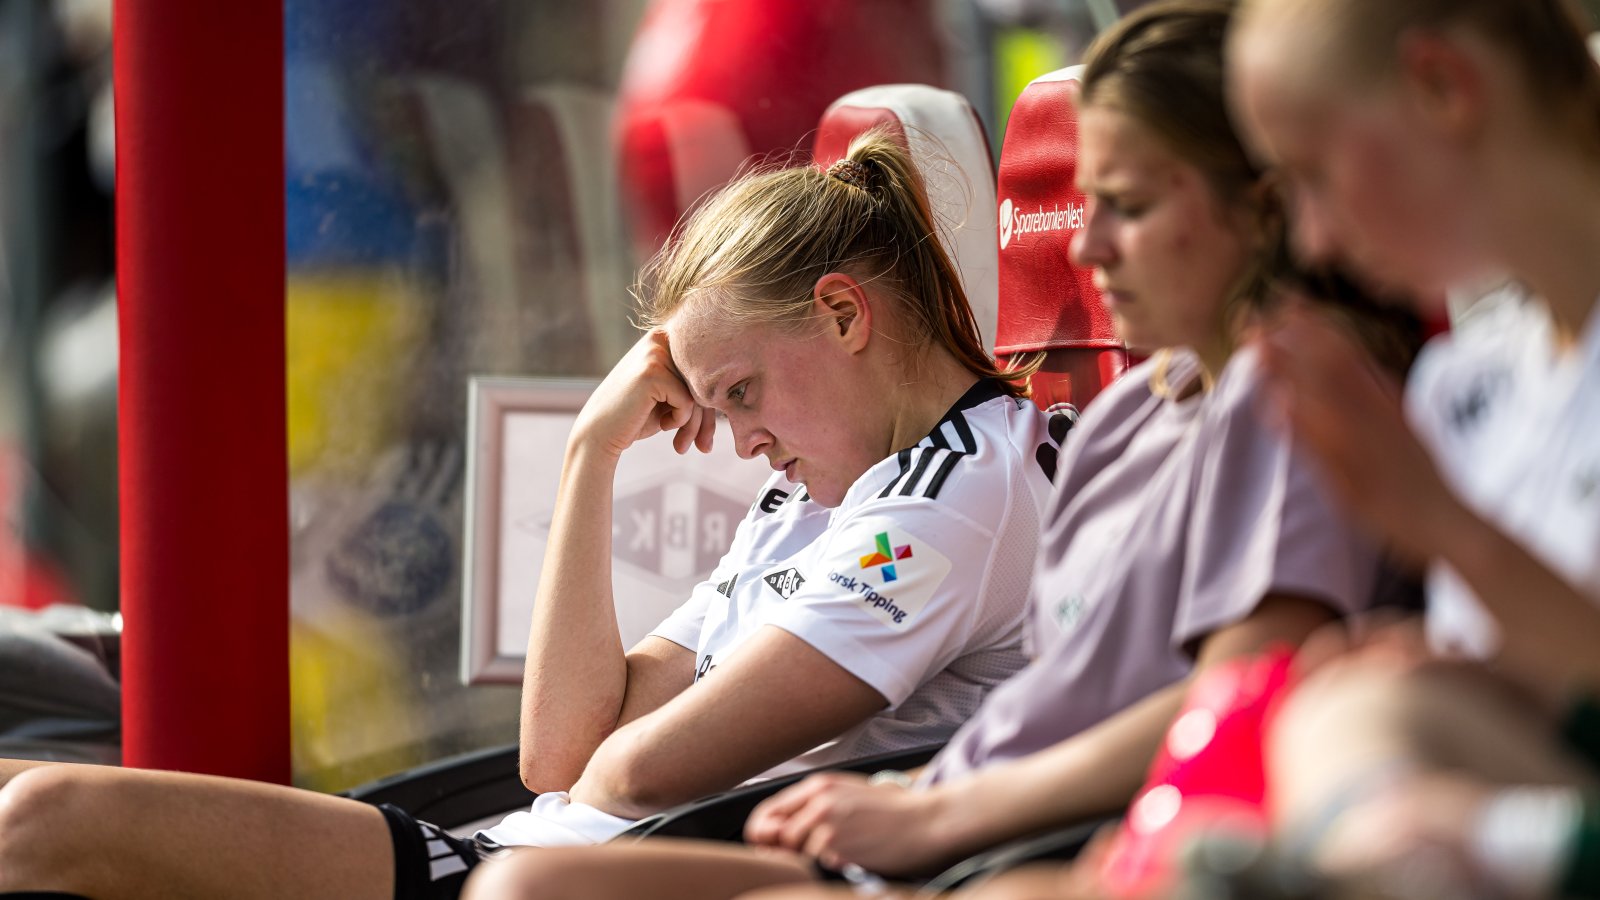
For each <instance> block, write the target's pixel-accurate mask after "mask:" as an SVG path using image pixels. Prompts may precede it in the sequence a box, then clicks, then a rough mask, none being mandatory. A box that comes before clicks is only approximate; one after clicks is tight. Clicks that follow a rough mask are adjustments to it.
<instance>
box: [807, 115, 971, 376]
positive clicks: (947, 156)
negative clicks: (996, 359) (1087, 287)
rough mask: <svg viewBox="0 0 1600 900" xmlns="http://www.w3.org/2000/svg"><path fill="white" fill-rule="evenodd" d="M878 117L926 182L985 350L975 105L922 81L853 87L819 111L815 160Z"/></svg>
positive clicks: (834, 152)
mask: <svg viewBox="0 0 1600 900" xmlns="http://www.w3.org/2000/svg"><path fill="white" fill-rule="evenodd" d="M878 125H888V126H889V127H890V130H891V131H893V132H894V133H895V134H897V135H898V136H899V137H900V138H901V140H902V141H903V142H904V143H905V145H906V146H908V147H909V148H910V150H911V159H912V161H913V162H914V163H916V165H917V168H918V169H919V170H920V171H921V172H922V176H923V178H924V180H925V181H926V183H927V187H928V201H929V204H930V205H931V206H932V207H933V213H934V217H935V218H936V219H937V227H938V229H939V238H940V240H941V241H943V242H944V248H945V251H946V252H947V253H949V254H950V258H951V260H952V261H953V262H954V263H955V265H956V269H957V271H959V272H960V273H961V282H962V286H963V287H964V288H965V289H966V292H967V301H968V302H969V303H970V304H971V305H972V313H973V316H974V317H975V318H976V319H977V321H978V331H979V332H980V333H981V334H982V336H983V344H984V346H985V347H986V348H988V349H990V350H991V351H992V350H993V349H994V341H995V320H996V315H997V312H996V310H997V295H998V263H997V260H996V255H997V253H996V250H995V239H994V234H995V222H994V213H993V210H994V203H995V193H994V192H995V182H994V160H993V157H992V156H990V154H989V141H988V136H987V134H986V132H985V131H984V127H983V123H982V121H980V120H979V119H978V114H977V111H976V110H974V109H973V108H972V104H970V103H968V102H967V99H966V98H965V97H963V96H961V95H960V94H957V93H955V92H954V91H946V90H941V89H939V88H934V87H928V86H927V85H921V84H890V85H882V86H880V87H871V88H865V89H863V90H859V91H854V92H852V93H849V94H846V95H845V96H843V97H840V98H839V99H838V100H836V101H834V103H833V105H832V106H830V107H828V111H827V112H826V113H824V114H823V116H822V121H821V123H819V125H818V126H817V138H816V143H815V144H814V145H813V148H812V155H813V157H814V158H815V160H816V163H817V165H819V166H823V167H826V166H829V165H832V164H833V163H834V162H835V161H836V160H838V159H840V158H841V157H843V156H844V154H845V152H846V151H847V150H848V149H849V147H850V141H851V140H852V139H854V138H855V137H856V135H859V134H861V133H862V132H865V131H867V130H869V129H871V128H873V127H875V126H878Z"/></svg>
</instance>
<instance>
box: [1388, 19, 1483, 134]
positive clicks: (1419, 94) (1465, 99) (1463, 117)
mask: <svg viewBox="0 0 1600 900" xmlns="http://www.w3.org/2000/svg"><path fill="white" fill-rule="evenodd" d="M1399 63H1400V66H1399V70H1400V79H1401V83H1402V84H1403V85H1404V86H1405V87H1406V88H1407V89H1408V93H1409V96H1410V97H1411V98H1412V101H1413V103H1414V106H1415V109H1416V111H1417V112H1419V113H1420V114H1421V115H1422V117H1423V120H1424V121H1426V122H1428V123H1429V124H1430V125H1431V126H1433V127H1434V128H1435V129H1437V130H1438V131H1439V132H1440V133H1442V134H1446V135H1449V136H1450V137H1452V138H1467V139H1470V138H1471V137H1472V136H1474V135H1475V134H1476V133H1477V132H1478V130H1479V129H1480V127H1481V125H1482V122H1483V118H1484V114H1485V106H1486V104H1487V102H1488V95H1487V85H1486V84H1485V81H1484V71H1483V62H1482V59H1481V54H1475V53H1474V52H1473V51H1472V49H1471V48H1470V47H1467V46H1464V45H1463V44H1462V43H1461V42H1460V41H1459V40H1457V39H1455V38H1452V37H1450V36H1447V35H1442V34H1434V33H1430V32H1423V31H1413V32H1410V33H1407V34H1404V35H1402V36H1401V38H1400V42H1399Z"/></svg>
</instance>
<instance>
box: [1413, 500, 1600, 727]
mask: <svg viewBox="0 0 1600 900" xmlns="http://www.w3.org/2000/svg"><path fill="white" fill-rule="evenodd" d="M1442 558H1443V559H1444V561H1445V562H1447V563H1449V564H1450V566H1451V567H1452V568H1454V569H1455V570H1456V571H1457V572H1458V573H1459V574H1460V575H1461V577H1462V578H1464V579H1465V580H1466V582H1467V584H1469V585H1470V586H1471V587H1472V589H1473V592H1474V593H1476V594H1477V596H1478V599H1479V600H1481V601H1482V602H1483V604H1484V606H1485V607H1486V608H1487V609H1488V611H1489V613H1490V614H1491V615H1493V616H1494V618H1495V620H1496V621H1497V622H1498V623H1499V625H1500V632H1501V646H1500V651H1499V661H1500V662H1501V663H1502V664H1503V665H1504V666H1506V667H1507V668H1508V669H1509V670H1511V671H1512V672H1513V673H1515V674H1517V675H1520V676H1522V677H1524V678H1527V679H1529V680H1531V681H1533V682H1534V684H1535V685H1537V686H1539V687H1541V688H1543V689H1546V690H1549V691H1552V692H1554V693H1557V694H1560V695H1565V694H1569V693H1571V692H1573V691H1576V690H1585V689H1587V690H1594V689H1595V688H1597V687H1600V655H1597V654H1596V653H1595V648H1596V647H1600V608H1596V606H1595V603H1594V602H1593V601H1592V600H1591V599H1590V598H1588V597H1586V596H1584V594H1583V593H1582V592H1581V591H1579V590H1578V589H1577V588H1575V587H1573V586H1572V585H1571V584H1569V583H1568V582H1567V581H1566V580H1565V579H1564V578H1562V577H1561V576H1559V575H1557V574H1556V573H1554V572H1552V571H1551V570H1550V568H1549V567H1548V566H1546V565H1545V564H1544V563H1543V562H1541V561H1540V560H1538V559H1537V558H1535V557H1534V556H1533V555H1532V554H1531V553H1529V552H1528V551H1527V550H1526V549H1524V548H1523V547H1522V545H1520V544H1518V543H1517V542H1516V541H1514V540H1512V539H1511V538H1509V537H1507V536H1506V535H1505V534H1504V533H1503V532H1501V531H1500V530H1499V529H1498V528H1496V527H1495V526H1494V525H1492V524H1490V523H1488V522H1486V521H1484V520H1483V519H1481V518H1479V517H1478V516H1476V515H1474V514H1473V513H1471V512H1469V511H1466V510H1463V511H1462V514H1461V515H1460V516H1459V517H1457V520H1456V524H1455V526H1454V533H1453V534H1452V536H1451V537H1450V539H1449V540H1447V541H1446V542H1445V550H1444V552H1443V553H1442Z"/></svg>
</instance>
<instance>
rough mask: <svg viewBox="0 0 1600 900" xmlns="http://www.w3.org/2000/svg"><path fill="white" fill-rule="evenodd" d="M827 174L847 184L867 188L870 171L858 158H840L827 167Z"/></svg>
mask: <svg viewBox="0 0 1600 900" xmlns="http://www.w3.org/2000/svg"><path fill="white" fill-rule="evenodd" d="M828 174H829V175H830V176H832V177H834V178H837V179H839V180H840V181H842V182H844V183H845V184H848V185H853V186H855V187H858V188H860V189H862V190H863V191H864V190H867V189H868V182H867V179H868V177H869V175H870V173H869V172H868V171H867V166H866V163H863V162H862V161H861V160H859V159H841V160H839V161H838V162H836V163H834V164H833V165H831V166H829V167H828Z"/></svg>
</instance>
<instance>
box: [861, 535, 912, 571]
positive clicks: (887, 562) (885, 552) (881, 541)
mask: <svg viewBox="0 0 1600 900" xmlns="http://www.w3.org/2000/svg"><path fill="white" fill-rule="evenodd" d="M876 543H877V546H878V549H877V551H876V552H873V553H868V554H867V555H866V556H863V557H861V568H863V569H871V568H872V567H873V566H879V567H881V568H879V569H878V574H879V575H880V576H882V578H883V583H884V584H888V583H889V582H891V581H897V580H899V578H900V575H899V573H898V572H896V571H895V567H894V566H895V561H896V560H901V559H910V558H911V545H910V544H901V545H900V546H898V547H896V548H894V554H893V555H890V553H889V532H887V531H880V532H878V537H877V538H876Z"/></svg>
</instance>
